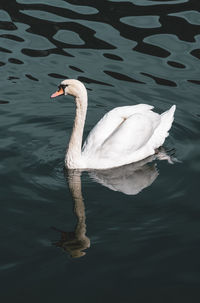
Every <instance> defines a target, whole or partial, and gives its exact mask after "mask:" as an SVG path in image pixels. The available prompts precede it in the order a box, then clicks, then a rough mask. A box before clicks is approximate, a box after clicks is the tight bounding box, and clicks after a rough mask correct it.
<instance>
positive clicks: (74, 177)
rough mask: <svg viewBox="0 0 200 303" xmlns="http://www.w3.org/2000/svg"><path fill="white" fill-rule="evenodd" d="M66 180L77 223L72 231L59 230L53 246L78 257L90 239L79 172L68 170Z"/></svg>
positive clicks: (82, 254)
mask: <svg viewBox="0 0 200 303" xmlns="http://www.w3.org/2000/svg"><path fill="white" fill-rule="evenodd" d="M66 173H67V175H68V176H67V180H68V185H69V189H70V192H71V195H72V199H73V202H74V213H75V215H76V217H77V224H76V227H75V230H74V231H73V232H65V231H61V230H59V229H57V228H54V229H55V230H56V231H59V232H60V233H61V239H60V241H57V242H55V243H54V245H55V246H57V247H61V248H63V249H64V250H65V251H66V252H68V253H69V254H70V256H71V257H72V258H80V257H82V256H84V255H85V252H84V250H85V249H87V248H88V247H90V239H89V238H88V237H87V236H86V223H85V219H86V218H85V205H84V202H83V196H82V191H81V172H80V171H77V170H68V171H67V172H66Z"/></svg>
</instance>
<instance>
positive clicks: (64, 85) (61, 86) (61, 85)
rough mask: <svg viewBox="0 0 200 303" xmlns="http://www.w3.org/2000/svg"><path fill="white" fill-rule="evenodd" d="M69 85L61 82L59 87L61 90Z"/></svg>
mask: <svg viewBox="0 0 200 303" xmlns="http://www.w3.org/2000/svg"><path fill="white" fill-rule="evenodd" d="M67 86H68V85H67V84H60V85H59V86H58V89H59V90H60V89H61V88H62V89H63V91H64V90H65V88H66V87H67Z"/></svg>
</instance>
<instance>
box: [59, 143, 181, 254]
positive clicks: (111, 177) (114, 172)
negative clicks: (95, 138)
mask: <svg viewBox="0 0 200 303" xmlns="http://www.w3.org/2000/svg"><path fill="white" fill-rule="evenodd" d="M155 159H159V160H167V161H168V162H169V163H173V161H175V160H176V159H175V158H173V159H172V158H171V157H170V156H169V155H167V154H166V153H165V151H164V149H163V148H161V149H160V150H159V152H158V153H157V154H155V155H153V156H151V157H148V158H146V159H144V160H142V161H139V162H136V163H132V164H129V165H125V166H122V167H117V168H113V169H105V170H92V171H89V172H88V173H89V176H90V177H91V178H92V179H93V180H95V181H96V182H98V183H100V184H102V185H103V186H105V187H108V188H109V189H111V190H114V191H119V192H122V193H124V194H127V195H136V194H138V193H139V192H141V191H142V190H143V189H144V188H146V187H148V186H150V185H151V184H152V183H153V182H154V181H155V179H156V178H157V176H158V174H159V173H158V170H157V168H156V163H152V161H153V160H155ZM81 173H82V171H81V170H68V171H66V174H67V180H68V185H69V189H70V192H71V195H72V199H73V202H74V213H75V215H76V217H77V224H76V227H75V230H74V231H73V232H65V231H61V230H59V229H57V228H55V230H56V231H59V232H60V233H61V239H60V240H59V241H57V242H56V243H54V245H55V246H57V247H61V248H63V249H64V250H65V251H66V252H68V253H69V254H70V256H71V257H72V258H79V257H82V256H84V255H85V254H86V253H85V251H84V250H86V249H87V248H89V247H90V239H89V238H88V237H87V236H86V216H85V205H84V202H83V195H82V190H81Z"/></svg>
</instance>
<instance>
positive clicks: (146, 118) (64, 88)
mask: <svg viewBox="0 0 200 303" xmlns="http://www.w3.org/2000/svg"><path fill="white" fill-rule="evenodd" d="M60 95H72V96H74V97H75V103H76V117H75V121H74V126H73V131H72V135H71V138H70V141H69V145H68V149H67V153H66V157H65V166H66V168H69V169H107V168H112V167H118V166H122V165H125V164H129V163H132V162H137V161H140V160H142V159H145V158H146V157H148V156H151V155H153V154H155V150H156V149H157V148H159V147H160V146H161V145H162V144H163V143H164V141H165V138H166V137H167V136H168V131H169V129H170V128H171V125H172V122H173V120H174V111H175V109H176V106H175V105H173V106H172V107H171V108H170V109H169V110H168V111H166V112H164V113H162V114H161V115H159V114H157V113H155V112H153V111H151V110H152V109H153V106H151V105H147V104H138V105H131V106H122V107H116V108H114V109H113V110H111V111H109V112H108V113H107V114H105V115H104V116H103V118H102V119H101V120H100V121H99V122H98V123H97V124H96V126H95V127H94V128H93V129H92V130H91V132H90V133H89V135H88V137H87V139H86V141H85V143H84V145H83V148H82V137H83V129H84V124H85V118H86V112H87V90H86V88H85V86H84V85H83V83H81V82H80V81H78V80H74V79H67V80H64V81H62V82H61V84H60V85H59V89H58V91H57V92H55V93H54V94H52V95H51V98H54V97H57V96H60Z"/></svg>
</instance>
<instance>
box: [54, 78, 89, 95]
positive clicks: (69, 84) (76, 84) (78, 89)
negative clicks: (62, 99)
mask: <svg viewBox="0 0 200 303" xmlns="http://www.w3.org/2000/svg"><path fill="white" fill-rule="evenodd" d="M85 92H86V88H85V86H84V84H83V83H82V82H80V81H78V80H75V79H66V80H63V81H62V82H61V83H60V85H59V86H58V90H57V92H55V93H54V94H52V95H51V98H55V97H58V96H62V95H71V96H74V97H75V98H76V97H80V96H81V95H82V94H83V93H85Z"/></svg>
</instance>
